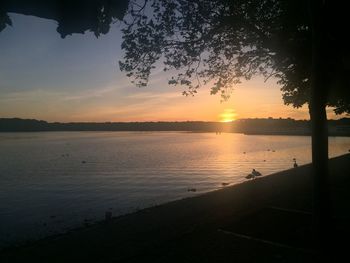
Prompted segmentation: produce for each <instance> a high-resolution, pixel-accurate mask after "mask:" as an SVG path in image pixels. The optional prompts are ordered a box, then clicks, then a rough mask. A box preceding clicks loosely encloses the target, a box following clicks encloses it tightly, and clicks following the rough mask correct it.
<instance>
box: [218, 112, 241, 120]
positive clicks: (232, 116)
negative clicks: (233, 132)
mask: <svg viewBox="0 0 350 263" xmlns="http://www.w3.org/2000/svg"><path fill="white" fill-rule="evenodd" d="M219 116H220V122H232V121H235V120H236V116H237V113H236V111H235V110H234V109H225V110H224V112H223V113H221V114H220V115H219Z"/></svg>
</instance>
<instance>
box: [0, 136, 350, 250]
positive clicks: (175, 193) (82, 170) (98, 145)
mask: <svg viewBox="0 0 350 263" xmlns="http://www.w3.org/2000/svg"><path fill="white" fill-rule="evenodd" d="M310 145H311V140H310V137H304V136H263V135H249V136H246V135H243V134H233V133H223V134H220V135H216V134H215V133H185V132H184V133H181V132H40V133H0V247H4V246H8V245H11V244H15V243H21V242H24V241H26V240H33V239H37V238H41V237H44V236H48V235H52V234H55V233H60V232H64V231H67V230H69V229H72V228H75V227H79V226H83V225H84V224H90V223H93V222H96V221H99V220H102V219H103V218H104V216H105V212H106V211H112V213H113V216H118V215H121V214H126V213H130V212H133V211H136V210H138V209H141V208H144V207H149V206H153V205H157V204H160V203H165V202H168V201H171V200H176V199H180V198H186V197H189V196H193V195H196V194H200V193H203V192H207V191H212V190H215V189H219V188H221V187H222V183H230V185H232V184H236V183H240V182H242V181H245V180H246V179H245V178H244V177H245V176H246V175H247V174H248V173H250V172H251V170H252V168H255V169H257V170H258V171H260V172H261V173H262V174H263V175H267V174H271V173H274V172H277V171H281V170H285V169H289V168H291V167H292V166H293V161H292V159H293V158H296V159H297V162H298V164H299V165H302V164H306V163H309V162H310V161H311V151H310V147H311V146H310ZM349 149H350V138H344V137H343V138H341V137H333V138H330V157H334V156H338V155H342V154H345V153H347V152H348V150H349ZM189 188H195V189H196V190H197V191H196V192H189V191H188V189H189Z"/></svg>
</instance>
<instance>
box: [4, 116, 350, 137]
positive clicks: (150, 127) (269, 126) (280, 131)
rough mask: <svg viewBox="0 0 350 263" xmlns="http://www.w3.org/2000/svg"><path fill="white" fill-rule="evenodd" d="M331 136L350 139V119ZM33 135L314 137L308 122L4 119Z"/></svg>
mask: <svg viewBox="0 0 350 263" xmlns="http://www.w3.org/2000/svg"><path fill="white" fill-rule="evenodd" d="M328 126H329V135H330V136H350V119H349V118H343V119H340V120H329V121H328ZM33 131H187V132H215V133H217V132H236V133H244V134H265V135H311V123H310V121H307V120H294V119H291V118H288V119H282V118H280V119H273V118H267V119H258V118H257V119H240V120H237V121H234V122H204V121H182V122H181V121H178V122H70V123H61V122H52V123H49V122H46V121H42V120H34V119H20V118H0V132H33Z"/></svg>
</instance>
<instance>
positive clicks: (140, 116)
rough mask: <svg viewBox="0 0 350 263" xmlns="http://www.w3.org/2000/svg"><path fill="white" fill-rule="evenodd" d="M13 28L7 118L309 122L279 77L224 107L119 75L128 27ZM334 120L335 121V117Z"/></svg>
mask: <svg viewBox="0 0 350 263" xmlns="http://www.w3.org/2000/svg"><path fill="white" fill-rule="evenodd" d="M10 17H11V19H12V22H13V26H12V27H7V28H6V29H5V30H3V31H2V32H0V50H1V53H0V80H1V81H0V94H1V95H0V118H10V117H19V118H34V119H41V120H46V121H50V122H53V121H59V122H77V121H82V122H89V121H93V122H104V121H187V120H189V121H194V120H198V121H231V120H235V119H240V118H267V117H273V118H279V117H282V118H287V117H290V118H294V119H308V118H309V116H308V111H307V108H306V107H303V108H301V109H294V108H293V107H291V106H286V105H283V101H282V96H281V91H280V86H278V85H277V84H276V80H275V79H270V80H268V81H267V82H264V79H263V78H261V77H255V78H253V79H252V80H250V81H246V82H243V83H242V84H239V85H236V86H235V87H234V91H233V93H232V96H231V98H230V99H229V100H228V101H227V102H220V96H219V95H210V87H209V86H208V87H206V86H204V87H201V89H200V90H199V93H198V94H197V95H196V96H194V97H185V96H183V95H182V91H183V90H184V87H176V88H174V87H172V86H169V85H168V83H167V82H168V80H169V79H170V77H171V75H168V74H164V73H163V72H162V68H161V67H158V68H156V69H155V72H154V73H153V74H152V75H151V77H150V82H149V85H148V86H147V87H144V88H137V87H135V86H134V85H133V84H132V83H131V82H130V81H131V80H130V79H129V78H128V77H126V76H125V73H124V72H121V71H120V70H119V66H118V61H119V60H120V59H122V57H123V51H122V50H121V48H120V46H121V32H120V29H121V27H122V24H121V23H120V22H117V23H115V24H114V25H113V26H112V28H111V31H110V32H109V33H108V34H107V35H102V36H100V37H99V38H96V37H95V36H94V35H93V34H92V33H91V32H87V33H85V34H73V35H71V36H67V37H66V38H65V39H61V38H60V36H59V34H58V33H57V32H56V27H57V23H56V22H55V21H52V20H46V19H41V18H37V17H33V16H24V15H18V14H10ZM329 117H333V115H332V114H330V116H329Z"/></svg>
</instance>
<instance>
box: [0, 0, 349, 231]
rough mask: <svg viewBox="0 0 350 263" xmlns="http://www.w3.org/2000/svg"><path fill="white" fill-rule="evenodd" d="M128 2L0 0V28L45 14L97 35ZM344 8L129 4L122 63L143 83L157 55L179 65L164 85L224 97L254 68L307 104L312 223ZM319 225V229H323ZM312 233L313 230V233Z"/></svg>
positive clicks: (323, 201)
mask: <svg viewBox="0 0 350 263" xmlns="http://www.w3.org/2000/svg"><path fill="white" fill-rule="evenodd" d="M128 3H129V1H128V0H92V1H83V0H76V1H69V0H52V1H45V0H27V1H26V0H3V1H1V2H0V31H1V30H3V29H4V28H5V27H6V26H8V25H11V20H10V17H9V16H8V12H14V13H21V14H27V15H35V16H38V17H43V18H49V19H54V20H56V21H57V22H58V28H57V31H58V32H59V33H60V34H61V36H62V37H65V36H66V35H68V34H72V33H84V32H85V31H86V30H90V31H92V32H94V34H95V35H96V36H97V37H98V36H99V35H100V34H106V33H107V32H108V31H109V27H110V24H111V23H112V22H113V21H114V20H115V19H118V18H119V19H121V18H122V17H123V16H124V14H125V11H126V8H127V6H128ZM346 10H347V8H346V4H345V3H341V2H339V1H330V0H309V1H303V0H289V1H288V0H235V1H230V0H145V1H132V2H131V3H130V6H129V12H128V14H127V16H126V17H125V23H126V27H125V29H124V30H123V38H124V41H123V43H122V48H123V49H124V50H125V56H124V60H123V61H121V62H120V68H121V70H123V71H125V72H127V75H128V76H129V77H132V78H133V82H134V83H135V84H136V85H138V86H146V85H147V82H148V79H149V76H150V74H151V72H152V69H154V68H155V67H156V63H157V62H158V61H160V62H163V64H164V71H167V70H173V69H175V70H178V71H179V72H178V74H176V75H174V76H173V77H172V78H171V79H170V80H169V84H171V85H182V86H186V87H187V89H185V90H184V94H185V95H193V94H195V93H197V90H198V88H199V87H200V86H202V85H204V84H208V85H211V93H212V94H217V93H219V94H220V95H221V97H222V99H224V100H225V99H227V98H228V97H229V96H230V94H231V92H232V87H233V84H236V83H239V82H241V81H242V80H249V79H250V78H251V77H252V76H253V75H257V74H261V75H263V76H264V77H265V79H269V78H270V77H275V78H277V79H278V81H279V84H280V85H281V91H282V96H283V99H284V102H285V103H286V104H291V105H293V106H294V107H301V106H302V105H304V104H308V105H309V112H310V119H311V121H312V123H313V125H312V126H313V128H312V129H313V133H312V160H313V168H314V169H313V172H314V178H315V180H314V181H315V184H314V186H315V190H314V193H315V197H314V200H315V202H314V203H315V225H316V229H318V230H320V229H322V228H323V229H324V230H325V231H326V229H328V228H327V225H328V223H329V220H330V198H329V183H328V180H329V178H328V165H327V163H328V162H327V160H328V137H327V126H326V120H327V117H326V108H325V107H326V106H332V107H334V110H335V113H337V114H339V113H344V112H347V113H349V112H350V89H348V86H349V79H348V75H349V74H348V73H349V71H350V67H349V64H348V61H349V59H350V55H349V49H348V46H347V41H346V37H347V35H346V33H347V31H348V29H347V22H346V19H347V11H346ZM326 232H327V231H326ZM318 233H321V231H318Z"/></svg>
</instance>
